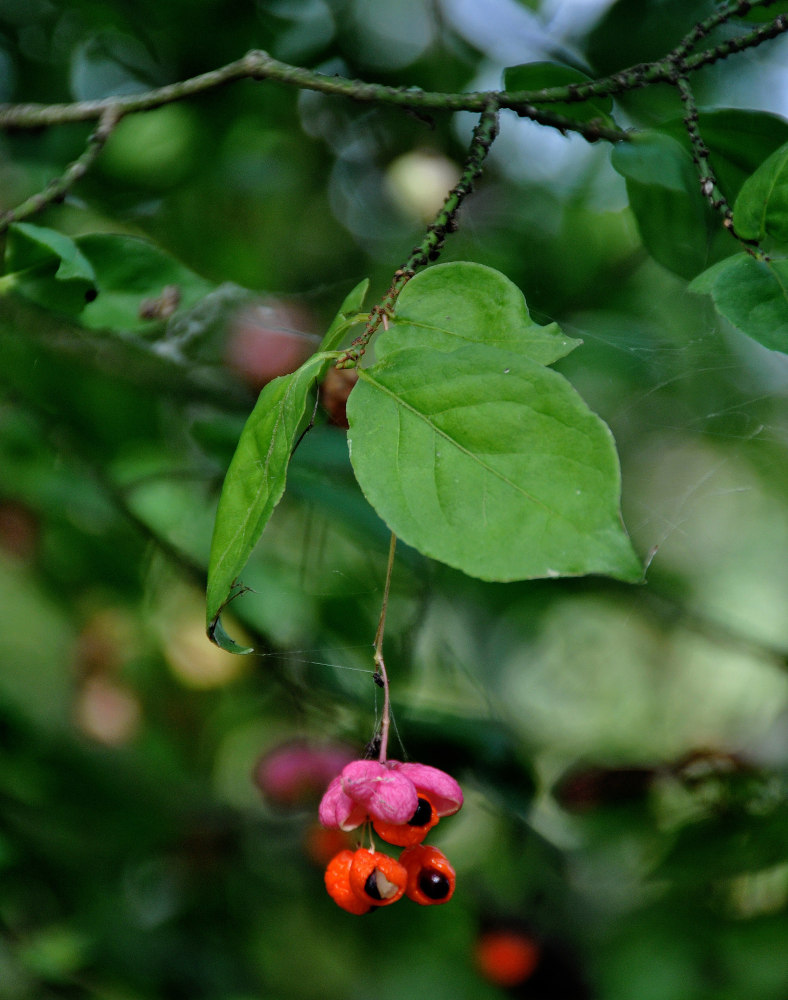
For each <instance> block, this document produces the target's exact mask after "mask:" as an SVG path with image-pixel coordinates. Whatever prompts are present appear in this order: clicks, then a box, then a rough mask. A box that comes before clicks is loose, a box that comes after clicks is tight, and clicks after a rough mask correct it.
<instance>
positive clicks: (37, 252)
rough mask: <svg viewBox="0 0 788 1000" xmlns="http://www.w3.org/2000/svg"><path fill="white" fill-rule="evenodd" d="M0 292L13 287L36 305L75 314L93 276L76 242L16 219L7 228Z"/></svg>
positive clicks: (90, 289) (82, 302)
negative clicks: (3, 272)
mask: <svg viewBox="0 0 788 1000" xmlns="http://www.w3.org/2000/svg"><path fill="white" fill-rule="evenodd" d="M5 271H6V273H5V275H4V276H3V277H2V278H0V291H2V292H4V291H7V290H8V291H10V290H13V291H14V292H16V293H17V294H19V295H22V296H24V297H25V298H26V299H29V300H30V301H31V302H35V303H36V305H40V306H43V307H44V308H45V309H51V310H53V311H55V312H60V313H67V314H69V315H74V314H75V313H79V312H80V310H82V309H83V308H84V306H85V302H86V295H89V294H92V292H93V290H94V288H95V282H96V276H95V272H94V270H93V267H92V265H91V262H90V261H89V260H88V259H87V258H86V257H85V256H84V254H83V253H82V252H81V250H80V248H79V247H78V246H77V244H76V242H75V241H74V240H72V239H71V237H69V236H64V235H63V233H59V232H57V231H56V230H54V229H46V228H44V227H43V226H34V225H31V224H30V223H27V222H17V223H15V224H14V225H12V226H10V227H9V229H8V240H7V245H6V253H5Z"/></svg>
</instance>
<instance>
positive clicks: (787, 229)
mask: <svg viewBox="0 0 788 1000" xmlns="http://www.w3.org/2000/svg"><path fill="white" fill-rule="evenodd" d="M733 224H734V226H735V227H736V232H737V233H738V234H739V236H743V237H744V238H745V239H748V240H762V239H763V238H764V236H773V237H774V238H775V239H776V240H781V241H784V240H788V143H786V144H785V145H784V146H781V147H780V148H779V149H778V150H777V151H776V152H774V153H772V155H771V156H770V157H769V158H768V159H767V160H766V161H765V162H764V163H762V164H761V166H760V167H759V168H758V169H757V170H756V171H755V173H754V174H753V175H752V176H751V177H749V178H748V179H747V180H746V181H745V182H744V184H743V185H742V189H741V191H740V192H739V197H738V198H737V199H736V204H735V206H734V209H733Z"/></svg>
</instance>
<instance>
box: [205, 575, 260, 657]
mask: <svg viewBox="0 0 788 1000" xmlns="http://www.w3.org/2000/svg"><path fill="white" fill-rule="evenodd" d="M242 592H243V591H238V593H237V595H236V596H240V594H241V593H242ZM208 638H209V639H210V640H211V642H215V643H216V645H217V646H218V647H219V648H220V649H223V650H224V651H225V652H226V653H238V654H239V655H243V654H245V653H253V652H254V649H253V648H252V647H251V646H242V645H241V644H240V643H238V642H236V641H235V639H233V637H232V636H231V635H228V634H227V632H226V631H225V628H224V625H222V619H221V610H220V611H219V613H218V614H217V615H216V617H215V618H214V619H213V621H212V622H210V623H209V625H208Z"/></svg>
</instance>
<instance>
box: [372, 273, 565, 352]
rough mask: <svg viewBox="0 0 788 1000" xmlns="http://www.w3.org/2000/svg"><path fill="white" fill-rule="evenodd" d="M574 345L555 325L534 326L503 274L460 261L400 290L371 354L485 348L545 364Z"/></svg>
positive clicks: (516, 290) (423, 275)
mask: <svg viewBox="0 0 788 1000" xmlns="http://www.w3.org/2000/svg"><path fill="white" fill-rule="evenodd" d="M580 343H581V341H579V340H573V339H572V337H567V336H565V335H564V334H563V333H562V332H561V330H560V328H559V327H558V324H557V323H550V324H549V325H547V326H539V324H538V323H535V322H534V321H533V319H531V316H530V314H529V312H528V306H527V305H526V302H525V298H524V297H523V293H522V292H521V291H520V289H519V288H518V287H517V285H515V284H514V283H513V282H512V281H510V280H509V279H508V278H507V277H506V275H504V274H501V272H500V271H496V270H494V269H493V268H491V267H486V266H485V265H484V264H473V263H469V262H465V261H460V262H456V263H451V264H438V265H437V266H436V267H431V268H430V269H429V270H428V271H424V272H422V273H421V274H419V275H418V276H417V277H415V278H413V279H412V280H411V281H410V283H409V284H407V285H406V286H405V288H404V289H403V290H402V292H401V293H400V296H399V299H398V300H397V312H396V315H395V316H394V320H393V324H392V326H391V327H390V329H389V331H388V332H384V333H381V334H380V336H379V337H378V339H377V340H376V341H375V351H376V354H377V356H378V358H382V357H383V356H384V355H385V353H386V352H387V351H389V350H392V349H394V350H399V349H401V348H403V347H425V348H429V350H431V351H452V350H455V349H456V348H457V347H462V346H464V345H466V344H489V345H490V346H492V347H500V348H504V349H506V350H509V351H514V352H516V353H518V354H522V355H523V356H525V357H527V358H531V360H533V361H538V362H539V363H540V364H543V365H549V364H552V363H553V362H554V361H557V360H558V359H559V358H563V357H564V356H565V355H567V354H569V352H570V351H573V350H574V349H575V347H577V346H578V344H580Z"/></svg>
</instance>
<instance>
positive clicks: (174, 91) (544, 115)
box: [0, 0, 788, 142]
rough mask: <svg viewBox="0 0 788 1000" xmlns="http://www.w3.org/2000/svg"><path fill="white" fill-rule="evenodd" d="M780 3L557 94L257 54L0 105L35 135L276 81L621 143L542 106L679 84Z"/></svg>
mask: <svg viewBox="0 0 788 1000" xmlns="http://www.w3.org/2000/svg"><path fill="white" fill-rule="evenodd" d="M772 2H774V0H752V2H748V0H739V2H737V3H735V4H734V5H732V6H729V7H726V8H724V9H723V10H722V11H719V12H717V13H716V14H714V15H712V16H711V17H710V18H707V19H706V20H704V21H702V22H699V24H698V25H696V26H695V28H693V29H692V31H691V32H689V33H688V34H687V35H686V36H685V38H684V39H683V40H682V42H681V43H680V44H679V46H678V47H677V49H675V50H674V52H673V53H669V54H668V55H667V56H665V57H664V58H663V59H660V60H656V61H655V62H652V63H642V64H639V65H636V66H631V67H629V68H627V69H622V70H621V71H619V72H617V73H614V74H613V75H612V76H608V77H604V78H602V79H600V80H596V81H592V82H589V83H588V84H569V85H568V86H565V87H550V88H547V89H544V90H534V91H480V92H469V93H440V92H434V91H423V90H419V89H416V88H410V87H389V86H385V85H383V84H377V83H367V82H364V81H361V80H352V79H348V78H346V77H341V76H328V75H326V74H324V73H318V72H315V71H314V70H309V69H305V68H303V67H301V66H292V65H289V64H288V63H284V62H281V61H280V60H278V59H274V58H273V57H272V56H270V55H269V54H268V53H267V52H263V51H260V50H253V51H251V52H249V53H247V54H246V55H245V56H244V57H243V58H241V59H239V60H237V61H235V62H232V63H228V64H227V65H226V66H223V67H221V68H219V69H215V70H211V71H210V72H208V73H202V74H201V75H199V76H196V77H192V78H191V79H188V80H183V81H180V82H179V83H173V84H168V85H167V86H165V87H160V88H158V89H156V90H151V91H148V92H146V93H144V94H129V95H123V96H118V97H108V98H104V99H102V100H96V101H77V102H74V103H71V104H5V105H0V129H35V128H41V127H45V126H50V125H64V124H68V123H73V122H85V121H93V120H97V119H101V117H102V116H103V115H104V114H105V113H107V112H109V111H113V112H114V113H115V114H116V115H117V116H118V118H121V117H124V116H125V115H128V114H133V113H137V112H141V111H150V110H152V109H154V108H158V107H161V106H162V105H165V104H171V103H173V102H175V101H181V100H185V99H187V98H190V97H194V96H197V95H199V94H203V93H207V92H209V91H212V90H215V89H217V88H218V87H222V86H224V85H225V84H227V83H231V82H234V81H236V80H244V79H250V80H271V81H276V82H279V83H283V84H285V85H288V86H291V87H296V88H298V89H302V90H315V91H319V92H321V93H324V94H329V95H334V96H341V97H347V98H350V99H351V100H354V101H361V102H364V103H372V104H386V105H390V106H395V107H401V108H407V109H411V110H417V111H418V110H421V111H448V112H452V111H471V112H477V113H481V112H483V111H484V110H485V109H486V108H487V107H489V105H490V103H491V102H495V104H496V105H497V106H498V107H499V108H508V109H511V110H513V111H516V112H517V113H518V114H519V115H522V116H523V117H526V118H530V119H531V120H532V121H535V122H538V123H539V124H542V125H547V126H551V127H553V128H558V129H561V130H562V131H566V132H579V133H580V134H581V135H585V136H586V137H587V138H592V139H606V140H608V141H609V142H618V141H621V140H622V139H625V138H626V133H624V132H621V131H619V130H618V129H613V128H607V127H604V126H602V125H596V124H594V123H593V122H592V123H589V122H578V121H575V120H574V119H571V118H568V117H566V116H564V115H557V114H554V113H552V112H550V111H549V110H548V109H545V108H544V107H541V105H543V104H549V103H556V102H567V101H569V102H582V101H585V100H588V99H589V98H592V97H599V96H606V95H613V94H618V93H623V92H625V91H628V90H636V89H639V88H641V87H645V86H648V85H650V84H654V83H670V82H672V79H671V78H672V74H673V73H674V72H675V58H676V53H679V54H683V53H684V52H688V51H689V50H690V49H691V48H693V47H694V45H695V44H696V43H697V41H699V40H700V39H701V38H702V37H704V36H705V34H706V33H707V32H708V31H709V30H711V28H713V27H716V26H718V25H719V24H722V23H724V22H725V21H727V20H730V19H731V18H732V17H735V16H737V15H741V14H744V13H747V12H748V11H749V10H751V9H752V8H754V7H765V6H768V4H769V3H772ZM785 31H788V15H785V14H781V15H779V16H778V17H776V18H775V19H774V20H773V21H771V22H770V23H769V24H765V25H761V26H759V27H757V28H754V29H753V30H752V31H750V32H747V33H745V34H743V35H740V36H739V37H738V38H732V39H726V40H725V41H723V42H720V43H719V44H718V45H716V46H714V47H713V48H710V49H706V50H705V51H703V52H698V53H696V54H695V55H691V56H687V57H686V59H685V61H684V67H685V71H686V72H687V73H693V72H695V71H697V70H698V69H700V68H701V67H703V66H706V65H709V64H711V63H713V62H716V61H717V60H719V59H724V58H726V57H727V56H729V55H732V54H733V53H735V52H741V51H743V50H744V49H746V48H752V47H754V46H757V45H760V44H761V43H762V42H764V41H766V40H767V39H770V38H774V37H775V36H777V35H779V34H782V33H783V32H785Z"/></svg>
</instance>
